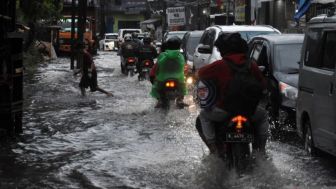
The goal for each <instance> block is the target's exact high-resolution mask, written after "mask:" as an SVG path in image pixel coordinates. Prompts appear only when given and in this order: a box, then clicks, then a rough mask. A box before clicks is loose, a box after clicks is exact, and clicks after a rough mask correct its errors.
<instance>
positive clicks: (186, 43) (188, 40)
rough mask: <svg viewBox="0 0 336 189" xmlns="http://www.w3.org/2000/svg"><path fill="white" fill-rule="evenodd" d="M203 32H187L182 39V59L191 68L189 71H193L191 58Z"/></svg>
mask: <svg viewBox="0 0 336 189" xmlns="http://www.w3.org/2000/svg"><path fill="white" fill-rule="evenodd" d="M203 32H204V31H191V32H187V33H186V34H185V35H184V37H183V39H182V45H181V46H182V51H183V55H184V58H185V60H186V62H187V64H188V66H189V68H191V71H194V69H193V68H194V65H193V57H194V53H195V50H196V47H197V45H198V43H199V42H200V39H201V37H202V34H203Z"/></svg>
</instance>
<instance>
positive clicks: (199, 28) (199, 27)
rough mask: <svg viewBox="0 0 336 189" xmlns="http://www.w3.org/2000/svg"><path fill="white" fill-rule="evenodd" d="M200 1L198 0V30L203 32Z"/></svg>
mask: <svg viewBox="0 0 336 189" xmlns="http://www.w3.org/2000/svg"><path fill="white" fill-rule="evenodd" d="M199 1H200V0H197V21H198V24H197V25H198V30H201V16H200V2H199Z"/></svg>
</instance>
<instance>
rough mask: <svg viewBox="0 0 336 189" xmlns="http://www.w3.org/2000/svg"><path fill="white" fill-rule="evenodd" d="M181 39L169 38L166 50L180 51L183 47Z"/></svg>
mask: <svg viewBox="0 0 336 189" xmlns="http://www.w3.org/2000/svg"><path fill="white" fill-rule="evenodd" d="M181 43H182V41H181V39H180V38H179V37H177V36H173V37H171V38H169V39H168V40H167V42H166V45H167V46H166V48H167V49H168V50H179V49H180V47H181Z"/></svg>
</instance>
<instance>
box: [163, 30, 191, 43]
mask: <svg viewBox="0 0 336 189" xmlns="http://www.w3.org/2000/svg"><path fill="white" fill-rule="evenodd" d="M187 32H188V31H169V32H166V33H165V35H164V37H163V39H162V41H163V42H165V41H167V40H168V39H169V38H171V37H173V36H177V37H179V38H180V39H181V40H182V39H183V36H184V34H186V33H187Z"/></svg>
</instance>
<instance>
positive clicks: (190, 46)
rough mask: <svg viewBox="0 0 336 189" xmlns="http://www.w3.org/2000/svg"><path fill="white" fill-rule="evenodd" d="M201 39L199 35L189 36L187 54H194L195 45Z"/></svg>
mask: <svg viewBox="0 0 336 189" xmlns="http://www.w3.org/2000/svg"><path fill="white" fill-rule="evenodd" d="M200 39H201V36H199V37H190V38H189V40H188V42H187V47H186V49H187V52H188V54H189V55H194V53H195V49H196V46H197V45H198V43H199V41H200Z"/></svg>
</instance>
